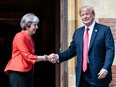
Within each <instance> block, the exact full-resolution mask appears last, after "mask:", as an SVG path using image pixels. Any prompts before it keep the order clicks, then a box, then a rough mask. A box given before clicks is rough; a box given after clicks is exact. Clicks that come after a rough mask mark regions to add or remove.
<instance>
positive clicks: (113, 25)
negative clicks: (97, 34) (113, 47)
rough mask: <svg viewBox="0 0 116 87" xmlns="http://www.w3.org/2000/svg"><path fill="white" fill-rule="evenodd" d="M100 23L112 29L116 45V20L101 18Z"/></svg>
mask: <svg viewBox="0 0 116 87" xmlns="http://www.w3.org/2000/svg"><path fill="white" fill-rule="evenodd" d="M99 23H101V24H104V25H107V26H109V27H110V28H111V31H112V34H113V37H114V41H115V43H116V18H99Z"/></svg>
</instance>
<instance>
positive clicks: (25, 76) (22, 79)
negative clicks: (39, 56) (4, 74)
mask: <svg viewBox="0 0 116 87" xmlns="http://www.w3.org/2000/svg"><path fill="white" fill-rule="evenodd" d="M9 83H10V86H11V87H34V86H33V73H32V71H29V72H16V71H9Z"/></svg>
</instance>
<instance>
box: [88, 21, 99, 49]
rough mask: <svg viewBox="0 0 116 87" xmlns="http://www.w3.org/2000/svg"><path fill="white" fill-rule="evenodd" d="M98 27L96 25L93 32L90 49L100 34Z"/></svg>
mask: <svg viewBox="0 0 116 87" xmlns="http://www.w3.org/2000/svg"><path fill="white" fill-rule="evenodd" d="M98 31H99V30H98V26H97V23H96V24H95V27H94V29H93V32H92V36H91V40H90V45H89V49H90V48H91V46H92V44H93V42H94V40H95V38H96V35H97V33H98Z"/></svg>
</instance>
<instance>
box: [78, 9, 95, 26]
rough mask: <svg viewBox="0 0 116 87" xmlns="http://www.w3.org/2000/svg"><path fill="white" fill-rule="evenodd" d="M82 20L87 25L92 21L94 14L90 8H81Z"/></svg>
mask: <svg viewBox="0 0 116 87" xmlns="http://www.w3.org/2000/svg"><path fill="white" fill-rule="evenodd" d="M80 17H81V19H82V22H83V23H84V24H85V25H86V26H87V27H89V26H90V25H91V24H92V23H93V21H94V15H93V14H92V11H91V10H90V9H83V10H82V11H81V13H80Z"/></svg>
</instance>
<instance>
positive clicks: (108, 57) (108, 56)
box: [103, 28, 115, 70]
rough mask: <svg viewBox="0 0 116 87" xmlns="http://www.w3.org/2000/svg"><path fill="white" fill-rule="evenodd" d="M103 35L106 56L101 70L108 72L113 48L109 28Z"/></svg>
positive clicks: (112, 58)
mask: <svg viewBox="0 0 116 87" xmlns="http://www.w3.org/2000/svg"><path fill="white" fill-rule="evenodd" d="M105 33H106V34H105V35H106V36H105V45H106V56H105V63H104V66H103V68H105V69H107V70H108V69H109V68H110V67H111V66H112V63H113V60H114V53H115V47H114V39H113V35H112V32H111V30H110V28H108V29H107V31H106V32H105Z"/></svg>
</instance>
